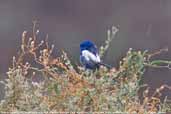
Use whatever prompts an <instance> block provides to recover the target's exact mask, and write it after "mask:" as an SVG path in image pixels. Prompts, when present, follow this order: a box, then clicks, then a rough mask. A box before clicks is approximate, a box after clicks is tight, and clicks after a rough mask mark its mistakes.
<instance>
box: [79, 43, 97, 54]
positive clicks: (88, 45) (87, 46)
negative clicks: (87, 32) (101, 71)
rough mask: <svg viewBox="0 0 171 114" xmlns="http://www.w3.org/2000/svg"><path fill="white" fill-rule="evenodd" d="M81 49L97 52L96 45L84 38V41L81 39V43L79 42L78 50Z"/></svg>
mask: <svg viewBox="0 0 171 114" xmlns="http://www.w3.org/2000/svg"><path fill="white" fill-rule="evenodd" d="M83 50H88V51H90V52H92V53H94V54H97V47H96V45H95V44H94V43H93V42H91V41H89V40H86V41H83V42H82V43H81V44H80V51H81V52H82V51H83Z"/></svg>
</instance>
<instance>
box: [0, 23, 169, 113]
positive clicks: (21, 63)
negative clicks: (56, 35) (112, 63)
mask: <svg viewBox="0 0 171 114" xmlns="http://www.w3.org/2000/svg"><path fill="white" fill-rule="evenodd" d="M117 31H118V29H117V28H116V27H113V28H112V30H109V31H108V38H107V40H106V42H105V45H104V46H101V48H100V56H101V57H103V55H104V54H105V52H106V51H107V50H108V48H109V45H110V42H111V41H112V39H113V38H114V36H115V34H116V33H117ZM32 34H33V35H32V36H29V35H28V33H27V32H26V31H24V32H23V34H22V43H21V49H20V52H19V55H18V56H16V57H13V60H12V62H13V64H12V66H11V67H10V68H9V71H8V72H7V76H8V78H7V79H5V80H4V81H1V83H3V84H4V85H5V97H4V100H2V101H1V104H0V111H1V112H20V111H27V112H29V111H34V112H62V111H65V112H67V111H74V112H81V111H84V112H102V111H106V112H128V113H133V112H134V113H138V114H145V113H149V112H167V111H171V102H170V101H169V100H168V99H167V97H166V98H165V100H164V101H161V100H160V96H161V91H162V90H163V89H165V88H167V89H169V90H171V87H170V86H168V85H165V84H164V85H162V86H160V87H159V88H157V89H156V91H155V92H154V94H153V95H149V87H148V85H147V84H144V83H142V77H143V74H144V71H145V70H146V68H147V67H157V68H162V67H165V68H169V69H170V66H169V65H170V61H164V60H153V61H152V60H151V57H152V56H155V55H157V54H160V53H161V52H162V51H167V49H161V50H159V51H156V52H154V53H149V52H148V51H134V50H132V49H129V51H128V52H127V54H126V56H125V58H123V60H122V61H121V62H120V66H119V68H118V69H115V68H112V69H107V68H105V67H100V69H98V70H96V71H87V70H84V68H82V67H80V66H79V65H77V66H76V67H75V66H73V65H72V64H71V62H70V59H69V57H68V56H67V54H66V53H65V52H64V51H62V55H61V56H59V57H53V56H52V52H53V49H54V45H52V46H49V44H48V41H47V39H46V40H45V41H41V42H40V43H38V40H37V34H38V32H37V31H36V24H35V23H34V26H33V33H32ZM27 61H29V62H27ZM161 65H164V66H161ZM35 78H38V80H37V81H35V80H34V79H35ZM141 88H144V89H145V90H144V91H143V92H142V95H139V93H140V89H141ZM140 96H142V97H143V98H142V100H140Z"/></svg>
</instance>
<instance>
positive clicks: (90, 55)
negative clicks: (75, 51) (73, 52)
mask: <svg viewBox="0 0 171 114" xmlns="http://www.w3.org/2000/svg"><path fill="white" fill-rule="evenodd" d="M82 56H84V57H85V59H86V60H87V61H93V62H95V63H100V57H99V55H94V54H93V53H91V52H90V51H88V50H84V51H82Z"/></svg>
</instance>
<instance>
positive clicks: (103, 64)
mask: <svg viewBox="0 0 171 114" xmlns="http://www.w3.org/2000/svg"><path fill="white" fill-rule="evenodd" d="M98 64H99V65H102V66H105V67H107V68H108V69H111V68H112V66H110V65H108V64H105V63H102V62H100V63H98Z"/></svg>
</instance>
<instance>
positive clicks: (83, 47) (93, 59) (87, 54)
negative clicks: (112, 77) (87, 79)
mask: <svg viewBox="0 0 171 114" xmlns="http://www.w3.org/2000/svg"><path fill="white" fill-rule="evenodd" d="M80 62H81V64H82V65H83V66H84V67H85V68H86V69H92V70H95V69H98V68H99V67H100V65H103V66H106V67H107V68H111V67H110V66H109V65H107V64H104V63H102V62H101V60H100V56H99V53H98V49H97V47H96V45H95V44H94V43H93V42H91V41H88V40H87V41H83V42H82V43H81V44H80Z"/></svg>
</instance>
